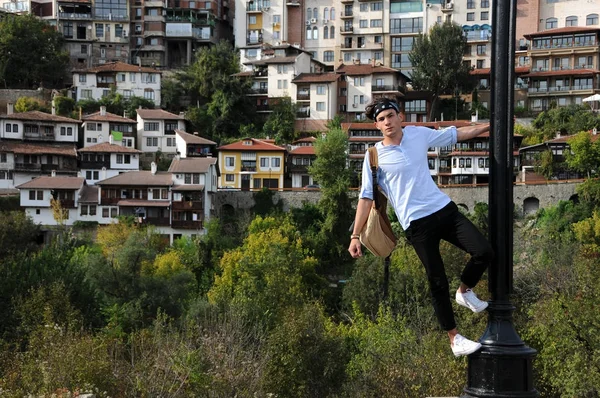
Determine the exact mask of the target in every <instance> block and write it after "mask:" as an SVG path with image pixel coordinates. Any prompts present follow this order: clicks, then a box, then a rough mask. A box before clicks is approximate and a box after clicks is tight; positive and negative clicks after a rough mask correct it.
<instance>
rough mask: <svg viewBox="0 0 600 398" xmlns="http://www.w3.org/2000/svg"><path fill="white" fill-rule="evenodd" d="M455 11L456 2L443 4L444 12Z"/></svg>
mask: <svg viewBox="0 0 600 398" xmlns="http://www.w3.org/2000/svg"><path fill="white" fill-rule="evenodd" d="M452 11H454V2H453V1H449V2H447V3H446V4H442V12H444V13H449V12H452Z"/></svg>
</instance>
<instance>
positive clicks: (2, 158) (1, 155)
mask: <svg viewBox="0 0 600 398" xmlns="http://www.w3.org/2000/svg"><path fill="white" fill-rule="evenodd" d="M7 161H8V160H7V159H6V154H5V153H0V163H6V162H7Z"/></svg>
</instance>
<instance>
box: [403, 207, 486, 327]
mask: <svg viewBox="0 0 600 398" xmlns="http://www.w3.org/2000/svg"><path fill="white" fill-rule="evenodd" d="M406 237H407V239H408V240H409V242H410V243H411V244H412V245H413V247H414V248H415V251H416V252H417V255H418V256H419V258H420V259H421V262H422V263H423V265H424V266H425V270H426V272H427V278H428V280H429V287H430V289H431V295H432V297H433V308H434V310H435V314H436V316H437V318H438V321H439V323H440V326H441V327H442V328H443V329H444V330H446V331H447V330H452V329H454V328H455V327H456V322H455V321H454V312H453V311H452V303H451V301H450V292H449V288H448V279H447V278H446V272H445V270H444V262H443V260H442V256H441V254H440V241H441V240H442V239H444V240H445V241H448V242H450V243H452V244H453V245H454V246H456V247H458V248H460V249H462V250H464V251H466V252H467V253H469V254H470V255H471V258H470V260H469V262H467V265H466V266H465V268H464V270H463V273H462V275H461V277H460V280H461V281H462V282H463V283H464V284H465V285H467V286H469V287H474V286H475V285H476V284H477V282H479V280H480V279H481V276H482V275H483V273H484V272H485V270H486V268H487V267H488V265H489V264H490V262H491V261H492V258H493V256H494V253H493V250H492V247H491V245H490V244H489V242H488V241H487V239H486V238H485V237H484V236H483V235H482V234H481V232H479V230H478V229H477V227H476V226H475V225H473V223H471V221H469V219H467V218H466V217H465V216H464V215H462V213H461V212H460V211H458V207H457V206H456V204H455V203H454V202H450V203H449V204H448V205H447V206H445V207H444V208H442V209H441V210H438V211H437V212H435V213H433V214H431V215H429V216H427V217H423V218H420V219H418V220H415V221H412V222H411V223H410V227H409V228H408V229H407V230H406Z"/></svg>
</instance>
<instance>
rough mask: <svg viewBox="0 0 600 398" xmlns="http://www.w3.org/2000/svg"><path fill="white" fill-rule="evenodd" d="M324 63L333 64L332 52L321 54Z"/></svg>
mask: <svg viewBox="0 0 600 398" xmlns="http://www.w3.org/2000/svg"><path fill="white" fill-rule="evenodd" d="M323 61H324V62H333V51H325V52H324V53H323Z"/></svg>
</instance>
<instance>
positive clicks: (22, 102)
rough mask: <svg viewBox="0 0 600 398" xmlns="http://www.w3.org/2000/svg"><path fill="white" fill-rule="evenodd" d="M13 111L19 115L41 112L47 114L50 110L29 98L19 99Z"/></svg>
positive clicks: (40, 102) (36, 100)
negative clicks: (21, 113)
mask: <svg viewBox="0 0 600 398" xmlns="http://www.w3.org/2000/svg"><path fill="white" fill-rule="evenodd" d="M15 111H17V112H19V113H20V112H29V111H41V112H46V113H48V112H50V108H49V107H48V106H47V105H45V104H43V103H42V101H40V100H38V99H35V98H31V97H19V99H17V102H16V103H15Z"/></svg>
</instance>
